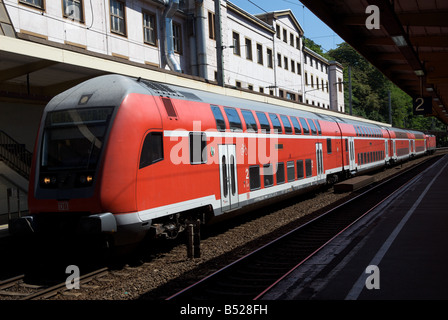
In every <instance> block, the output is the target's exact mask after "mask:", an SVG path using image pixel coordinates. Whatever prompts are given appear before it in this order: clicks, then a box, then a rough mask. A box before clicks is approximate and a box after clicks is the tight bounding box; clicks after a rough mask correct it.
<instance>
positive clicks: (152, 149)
mask: <svg viewBox="0 0 448 320" xmlns="http://www.w3.org/2000/svg"><path fill="white" fill-rule="evenodd" d="M161 160H163V134H162V132H150V133H148V134H147V135H146V138H145V141H144V142H143V147H142V153H141V155H140V166H139V168H140V169H142V168H145V167H147V166H149V165H151V164H153V163H156V162H159V161H161Z"/></svg>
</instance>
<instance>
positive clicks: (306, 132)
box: [299, 117, 311, 135]
mask: <svg viewBox="0 0 448 320" xmlns="http://www.w3.org/2000/svg"><path fill="white" fill-rule="evenodd" d="M299 121H300V124H301V125H302V130H303V134H304V135H310V133H311V131H310V127H309V126H308V122H306V119H305V118H301V117H299Z"/></svg>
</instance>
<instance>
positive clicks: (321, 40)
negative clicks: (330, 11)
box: [229, 0, 344, 52]
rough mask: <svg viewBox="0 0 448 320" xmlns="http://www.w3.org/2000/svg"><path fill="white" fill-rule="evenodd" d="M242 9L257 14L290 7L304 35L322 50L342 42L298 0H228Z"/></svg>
mask: <svg viewBox="0 0 448 320" xmlns="http://www.w3.org/2000/svg"><path fill="white" fill-rule="evenodd" d="M229 1H230V2H232V3H234V4H235V5H237V6H238V7H240V8H241V9H243V10H244V11H247V12H249V13H251V14H259V13H263V12H264V11H267V12H271V11H278V10H285V9H291V10H292V12H293V13H294V15H295V17H296V19H297V21H299V23H300V25H301V26H302V29H303V30H304V32H305V37H307V38H309V39H311V40H313V41H314V42H315V43H317V44H319V45H321V47H322V49H323V50H324V52H326V51H328V50H331V49H335V48H337V45H338V44H340V43H342V42H344V40H342V39H341V38H340V37H339V36H338V35H337V34H336V33H335V32H334V31H333V30H331V29H330V28H329V27H328V26H327V25H326V24H325V23H324V22H322V21H321V20H320V19H319V18H317V17H316V16H315V15H314V14H313V13H312V12H311V11H310V10H308V9H307V8H306V7H305V6H304V5H303V4H302V3H301V2H300V1H299V0H274V1H273V0H229Z"/></svg>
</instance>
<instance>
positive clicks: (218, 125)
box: [210, 105, 227, 132]
mask: <svg viewBox="0 0 448 320" xmlns="http://www.w3.org/2000/svg"><path fill="white" fill-rule="evenodd" d="M210 109H211V110H212V113H213V117H214V118H215V123H216V130H218V131H220V132H224V131H226V129H227V125H226V120H225V118H224V115H223V114H222V111H221V108H219V106H215V105H210ZM219 116H220V117H219ZM222 125H224V127H223V126H222Z"/></svg>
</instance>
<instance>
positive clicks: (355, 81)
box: [311, 42, 444, 131]
mask: <svg viewBox="0 0 448 320" xmlns="http://www.w3.org/2000/svg"><path fill="white" fill-rule="evenodd" d="M311 49H313V48H311ZM313 50H314V49H313ZM327 57H328V59H329V60H336V61H338V62H340V63H341V64H342V65H343V66H344V81H345V85H344V89H345V92H344V98H345V110H346V112H349V111H350V109H349V85H348V80H349V77H348V69H349V66H351V78H352V106H353V115H357V116H361V117H364V118H367V119H371V120H377V121H381V122H389V99H388V95H389V92H390V95H391V106H392V125H393V126H394V127H399V128H408V129H416V130H423V131H425V130H434V129H435V130H443V128H444V125H443V124H442V123H441V122H440V121H439V120H438V119H436V118H433V117H429V118H425V117H423V116H414V115H413V114H412V98H411V97H410V96H409V95H407V94H406V93H405V92H403V91H402V90H401V89H399V88H398V87H397V86H396V85H394V84H393V83H392V82H391V81H390V80H388V79H387V78H386V77H385V76H384V75H383V74H382V73H381V72H380V71H378V69H376V68H375V67H374V66H372V65H371V64H370V63H369V62H368V61H367V60H366V59H364V57H362V56H361V55H360V54H359V53H358V52H357V51H356V50H354V49H353V48H352V47H351V46H349V45H348V44H347V43H345V42H344V43H341V44H339V45H338V48H336V49H333V50H330V51H328V53H327Z"/></svg>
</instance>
